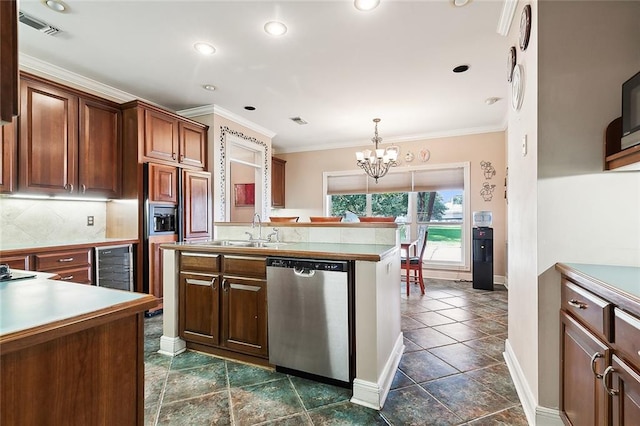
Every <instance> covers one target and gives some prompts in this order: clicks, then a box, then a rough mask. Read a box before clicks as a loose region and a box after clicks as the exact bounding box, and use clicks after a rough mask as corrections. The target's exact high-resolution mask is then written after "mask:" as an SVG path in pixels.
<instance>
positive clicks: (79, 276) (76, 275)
mask: <svg viewBox="0 0 640 426" xmlns="http://www.w3.org/2000/svg"><path fill="white" fill-rule="evenodd" d="M56 274H58V277H60V278H55V279H58V280H60V281H71V282H74V283H79V284H91V266H83V267H80V268H69V269H62V270H59V271H56Z"/></svg>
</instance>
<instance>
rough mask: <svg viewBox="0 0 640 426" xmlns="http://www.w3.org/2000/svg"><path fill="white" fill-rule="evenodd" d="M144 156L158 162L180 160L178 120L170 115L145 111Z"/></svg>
mask: <svg viewBox="0 0 640 426" xmlns="http://www.w3.org/2000/svg"><path fill="white" fill-rule="evenodd" d="M144 155H145V157H148V158H154V159H156V160H165V161H171V162H176V161H177V160H178V120H177V119H176V118H174V117H173V116H171V115H169V114H164V113H162V112H159V111H154V110H151V109H145V110H144Z"/></svg>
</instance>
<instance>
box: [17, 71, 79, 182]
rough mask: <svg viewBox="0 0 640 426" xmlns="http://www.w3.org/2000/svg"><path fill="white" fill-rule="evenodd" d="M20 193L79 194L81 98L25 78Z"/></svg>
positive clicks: (21, 129) (21, 119)
mask: <svg viewBox="0 0 640 426" xmlns="http://www.w3.org/2000/svg"><path fill="white" fill-rule="evenodd" d="M20 91H21V98H22V105H21V113H20V153H19V157H20V178H19V186H20V191H24V192H36V193H45V194H64V193H67V194H75V193H76V192H77V183H76V182H77V170H78V156H77V153H76V150H77V147H78V97H77V96H76V95H75V94H73V93H71V92H67V91H65V90H62V89H60V88H57V87H52V86H49V85H46V84H44V83H40V82H36V81H32V80H27V79H22V81H21V85H20Z"/></svg>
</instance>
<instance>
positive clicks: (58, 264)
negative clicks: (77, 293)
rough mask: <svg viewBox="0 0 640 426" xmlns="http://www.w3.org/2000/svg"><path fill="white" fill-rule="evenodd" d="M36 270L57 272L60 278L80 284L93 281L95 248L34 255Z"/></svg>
mask: <svg viewBox="0 0 640 426" xmlns="http://www.w3.org/2000/svg"><path fill="white" fill-rule="evenodd" d="M33 258H34V264H35V270H36V271H39V272H50V273H52V274H57V275H58V278H57V279H59V280H63V281H73V282H75V283H80V284H89V285H91V284H92V283H93V274H92V268H93V249H92V248H82V249H76V250H65V251H58V252H52V253H40V254H35V255H34V256H33Z"/></svg>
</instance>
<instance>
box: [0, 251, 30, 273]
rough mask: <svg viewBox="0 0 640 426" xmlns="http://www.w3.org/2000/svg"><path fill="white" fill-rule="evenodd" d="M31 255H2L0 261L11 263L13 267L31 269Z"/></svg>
mask: <svg viewBox="0 0 640 426" xmlns="http://www.w3.org/2000/svg"><path fill="white" fill-rule="evenodd" d="M30 258H31V257H30V256H29V255H21V256H7V257H0V263H5V264H7V265H9V268H11V269H22V270H25V271H30V270H31V261H30Z"/></svg>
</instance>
